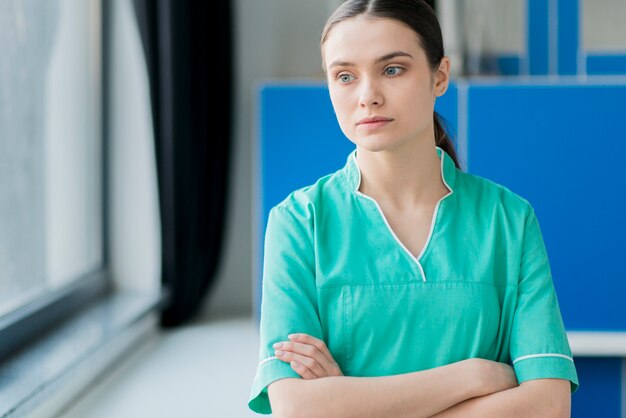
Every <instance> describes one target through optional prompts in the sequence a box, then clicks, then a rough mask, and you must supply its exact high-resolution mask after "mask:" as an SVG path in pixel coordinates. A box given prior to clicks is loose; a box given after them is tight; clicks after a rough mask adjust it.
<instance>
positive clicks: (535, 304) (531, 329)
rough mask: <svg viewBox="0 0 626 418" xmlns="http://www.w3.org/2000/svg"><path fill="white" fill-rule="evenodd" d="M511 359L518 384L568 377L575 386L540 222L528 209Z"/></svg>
mask: <svg viewBox="0 0 626 418" xmlns="http://www.w3.org/2000/svg"><path fill="white" fill-rule="evenodd" d="M510 347H511V352H510V354H511V360H512V362H513V367H514V369H515V374H516V375H517V380H518V382H519V383H520V384H521V383H522V382H524V381H527V380H533V379H542V378H560V379H566V380H569V381H570V383H571V392H572V393H574V392H575V391H576V390H577V389H578V376H577V373H576V367H575V365H574V360H573V357H572V353H571V350H570V346H569V342H568V340H567V333H566V332H565V326H564V324H563V319H562V317H561V312H560V309H559V304H558V300H557V295H556V291H555V289H554V284H553V282H552V274H551V271H550V263H549V261H548V255H547V252H546V247H545V244H544V241H543V237H542V234H541V230H540V227H539V222H538V220H537V217H536V215H535V212H534V210H532V209H531V211H530V213H529V215H528V217H527V218H526V222H525V226H524V237H523V245H522V259H521V266H520V276H519V283H518V295H517V306H516V309H515V314H514V317H513V323H512V330H511V346H510Z"/></svg>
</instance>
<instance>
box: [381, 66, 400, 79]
mask: <svg viewBox="0 0 626 418" xmlns="http://www.w3.org/2000/svg"><path fill="white" fill-rule="evenodd" d="M401 72H402V68H400V67H387V68H385V75H386V76H388V77H394V76H397V75H398V74H400V73H401Z"/></svg>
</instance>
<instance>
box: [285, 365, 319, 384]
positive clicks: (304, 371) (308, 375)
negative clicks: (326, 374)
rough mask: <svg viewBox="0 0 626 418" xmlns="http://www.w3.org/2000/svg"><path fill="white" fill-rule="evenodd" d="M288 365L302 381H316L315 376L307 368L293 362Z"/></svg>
mask: <svg viewBox="0 0 626 418" xmlns="http://www.w3.org/2000/svg"><path fill="white" fill-rule="evenodd" d="M290 365H291V368H292V369H293V370H294V371H295V372H296V373H298V374H299V375H300V376H301V377H302V378H303V379H306V380H311V379H317V376H315V374H314V373H313V372H312V371H310V370H309V369H308V368H306V367H305V366H303V365H302V364H300V363H298V362H297V361H295V360H294V361H292V362H291V363H290Z"/></svg>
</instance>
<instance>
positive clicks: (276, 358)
mask: <svg viewBox="0 0 626 418" xmlns="http://www.w3.org/2000/svg"><path fill="white" fill-rule="evenodd" d="M271 360H278V357H276V356H272V357H268V358H266V359H265V360H263V361H262V362H260V363H259V365H258V366H257V367H256V373H255V374H254V379H255V380H256V378H257V377H258V376H259V371H260V370H261V366H262V365H264V364H265V363H267V362H269V361H271Z"/></svg>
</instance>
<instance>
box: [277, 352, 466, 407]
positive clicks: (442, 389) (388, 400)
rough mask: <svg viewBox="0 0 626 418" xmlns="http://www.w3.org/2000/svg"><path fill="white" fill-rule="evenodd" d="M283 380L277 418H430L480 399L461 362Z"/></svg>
mask: <svg viewBox="0 0 626 418" xmlns="http://www.w3.org/2000/svg"><path fill="white" fill-rule="evenodd" d="M285 380H290V381H289V382H282V381H277V382H275V383H274V384H277V385H280V384H287V385H289V387H288V388H282V389H281V390H280V393H281V396H282V399H275V398H274V396H275V395H273V394H272V393H271V392H270V397H271V399H272V409H273V410H274V416H276V417H279V418H280V417H289V418H292V417H298V418H300V417H307V418H308V417H311V418H313V417H324V418H326V417H338V418H339V417H340V418H351V417H358V418H363V417H369V418H377V417H381V418H382V417H397V418H404V417H406V418H418V417H430V416H432V415H434V414H436V413H438V412H440V411H443V410H445V409H447V408H450V407H451V406H453V405H456V404H459V403H460V402H463V401H464V400H466V399H469V398H471V397H473V396H477V394H478V393H477V390H478V388H477V387H475V386H476V385H475V383H474V380H473V379H471V378H470V372H469V370H468V368H467V364H466V363H465V364H464V363H463V362H457V363H453V364H449V365H446V366H442V367H437V368H434V369H430V370H424V371H420V372H413V373H406V374H400V375H394V376H381V377H350V376H332V377H324V378H320V379H313V380H300V379H285ZM271 389H272V388H270V390H271ZM286 389H287V390H286Z"/></svg>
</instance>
